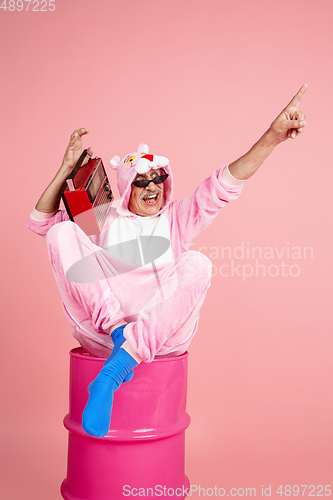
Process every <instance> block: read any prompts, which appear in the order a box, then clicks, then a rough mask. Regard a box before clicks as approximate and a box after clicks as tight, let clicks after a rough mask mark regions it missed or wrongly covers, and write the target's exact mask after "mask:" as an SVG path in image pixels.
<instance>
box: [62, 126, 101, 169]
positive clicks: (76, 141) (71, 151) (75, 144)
mask: <svg viewBox="0 0 333 500" xmlns="http://www.w3.org/2000/svg"><path fill="white" fill-rule="evenodd" d="M88 132H89V130H88V129H87V128H79V129H77V130H74V132H73V133H72V135H71V137H70V141H69V144H68V146H67V149H66V152H65V154H64V158H63V160H62V165H61V167H60V170H62V171H64V172H66V178H67V177H68V175H69V174H70V173H71V171H72V170H73V168H74V167H75V165H76V162H77V161H78V159H79V158H80V155H81V153H82V139H81V137H82V136H83V135H86V134H88ZM92 155H93V150H92V148H88V149H87V156H86V158H85V159H84V161H83V163H82V166H83V165H86V163H88V161H89V159H90V158H91V157H92Z"/></svg>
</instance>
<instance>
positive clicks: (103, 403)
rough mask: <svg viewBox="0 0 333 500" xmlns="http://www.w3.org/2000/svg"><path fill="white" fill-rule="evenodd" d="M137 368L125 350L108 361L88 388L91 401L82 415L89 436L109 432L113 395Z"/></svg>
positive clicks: (89, 400) (84, 427) (136, 364)
mask: <svg viewBox="0 0 333 500" xmlns="http://www.w3.org/2000/svg"><path fill="white" fill-rule="evenodd" d="M136 366H138V363H137V362H136V361H135V359H133V358H132V356H130V355H129V354H128V352H126V351H125V350H124V349H119V350H118V352H117V353H116V354H115V355H114V356H113V358H112V359H111V360H110V361H109V359H108V360H107V363H105V365H104V366H103V368H102V370H101V371H100V373H99V374H98V375H97V377H96V378H95V380H94V381H93V382H92V383H91V384H90V385H89V387H88V392H89V399H88V403H87V405H86V407H85V409H84V410H83V415H82V427H83V429H84V430H85V431H86V433H87V434H89V435H90V436H94V437H103V436H106V434H107V433H108V432H109V428H110V421H111V411H112V403H113V393H114V392H115V391H116V390H117V389H119V387H120V386H121V384H122V382H123V381H124V379H125V378H126V376H127V375H128V374H129V373H130V372H132V373H133V368H135V367H136Z"/></svg>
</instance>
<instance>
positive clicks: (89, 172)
mask: <svg viewBox="0 0 333 500" xmlns="http://www.w3.org/2000/svg"><path fill="white" fill-rule="evenodd" d="M86 154H87V150H86V149H85V150H84V151H83V153H82V155H81V156H80V158H79V160H78V162H77V164H76V165H75V167H74V169H73V171H72V172H71V174H70V175H69V176H68V177H67V179H66V182H65V183H64V187H63V190H62V193H61V197H62V200H63V202H64V205H65V208H66V210H67V213H68V215H69V217H70V219H71V220H72V221H73V222H75V223H76V224H77V225H78V226H80V228H81V229H82V230H83V231H84V232H85V233H86V235H87V236H92V235H93V234H100V232H101V231H102V227H103V224H104V221H105V219H106V216H107V214H108V212H109V210H110V208H111V203H112V200H113V195H112V191H111V188H110V184H109V180H108V177H107V175H106V172H105V169H104V165H103V163H102V160H101V158H94V159H91V160H89V161H88V163H87V164H86V165H84V166H83V167H81V164H82V162H83V160H84V158H85V157H86Z"/></svg>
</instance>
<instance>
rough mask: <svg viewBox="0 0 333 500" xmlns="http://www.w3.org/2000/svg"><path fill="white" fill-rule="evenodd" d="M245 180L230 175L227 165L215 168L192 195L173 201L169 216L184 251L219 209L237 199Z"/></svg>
mask: <svg viewBox="0 0 333 500" xmlns="http://www.w3.org/2000/svg"><path fill="white" fill-rule="evenodd" d="M244 182H245V181H241V180H239V179H236V178H235V177H233V176H232V175H231V174H230V172H229V169H228V167H227V166H224V167H223V168H221V169H219V170H215V171H214V172H213V173H212V174H211V176H210V177H208V178H207V179H205V180H204V181H203V182H202V183H201V184H200V185H199V186H198V187H197V189H196V190H195V192H194V194H193V195H192V196H189V197H187V198H183V199H181V200H177V201H175V202H174V203H172V207H171V208H172V211H173V213H172V218H173V220H174V221H175V220H176V221H177V223H176V224H177V232H178V238H179V240H180V243H181V246H182V248H183V250H185V251H186V250H188V249H189V248H190V246H191V244H192V243H193V241H194V240H195V238H196V237H197V236H198V235H199V234H200V233H201V232H202V231H203V230H204V229H205V228H206V227H207V226H209V224H211V222H213V220H214V219H215V217H216V216H217V214H218V212H219V210H220V209H221V208H223V207H224V206H225V205H227V204H228V203H229V202H230V201H233V200H236V199H237V198H238V196H239V195H240V193H241V190H242V189H243V185H244Z"/></svg>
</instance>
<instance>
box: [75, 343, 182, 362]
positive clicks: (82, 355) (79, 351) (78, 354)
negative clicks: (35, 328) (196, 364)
mask: <svg viewBox="0 0 333 500" xmlns="http://www.w3.org/2000/svg"><path fill="white" fill-rule="evenodd" d="M69 354H70V356H72V357H73V358H79V359H87V358H88V359H89V361H96V362H101V361H105V360H106V359H107V358H97V357H96V356H93V355H92V354H90V353H89V352H88V351H86V350H85V349H84V348H83V347H74V348H73V349H71V350H70V351H69ZM188 355H189V353H188V351H186V352H184V353H183V354H180V355H179V356H170V357H168V358H162V357H161V358H154V359H153V361H152V363H161V362H163V363H166V362H171V361H173V362H174V361H176V360H177V361H178V360H183V359H185V358H188Z"/></svg>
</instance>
